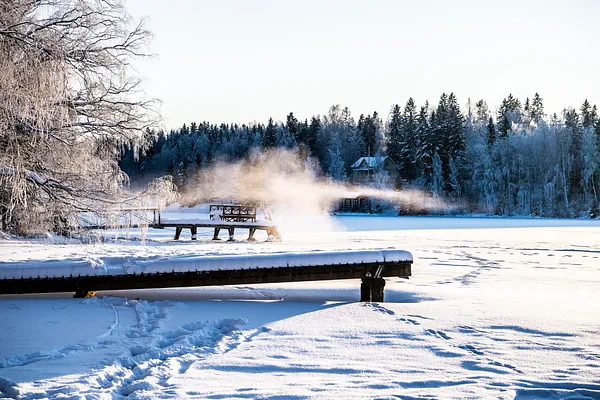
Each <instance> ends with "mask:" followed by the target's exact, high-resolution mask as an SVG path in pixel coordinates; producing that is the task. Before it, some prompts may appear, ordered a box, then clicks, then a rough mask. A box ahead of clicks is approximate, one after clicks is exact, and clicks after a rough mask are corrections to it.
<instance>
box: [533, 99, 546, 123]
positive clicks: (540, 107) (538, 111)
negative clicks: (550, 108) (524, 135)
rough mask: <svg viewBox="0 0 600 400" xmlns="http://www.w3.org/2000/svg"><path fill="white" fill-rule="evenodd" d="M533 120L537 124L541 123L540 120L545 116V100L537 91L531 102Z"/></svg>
mask: <svg viewBox="0 0 600 400" xmlns="http://www.w3.org/2000/svg"><path fill="white" fill-rule="evenodd" d="M530 115H531V120H532V121H534V122H535V123H536V124H539V123H540V121H541V120H542V119H543V118H544V102H543V100H542V98H541V97H540V95H539V93H537V92H536V94H535V96H533V101H532V102H531V111H530Z"/></svg>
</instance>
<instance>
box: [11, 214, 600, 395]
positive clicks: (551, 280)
mask: <svg viewBox="0 0 600 400" xmlns="http://www.w3.org/2000/svg"><path fill="white" fill-rule="evenodd" d="M278 222H280V226H281V228H282V229H281V231H282V234H283V236H284V241H283V242H282V243H267V242H263V241H262V240H264V239H265V238H262V237H260V236H258V235H257V238H258V239H259V242H256V243H248V242H246V241H245V240H244V238H245V236H246V231H245V230H244V231H240V232H239V233H237V232H236V239H239V240H238V241H236V242H231V243H229V242H221V243H215V242H212V241H210V240H209V239H210V237H212V232H211V231H210V230H206V231H202V232H203V235H202V236H201V237H200V240H199V241H197V242H193V241H191V240H189V236H187V237H186V236H185V233H184V235H183V236H182V237H183V239H184V240H183V241H180V242H174V241H173V240H172V238H171V237H172V234H173V232H170V231H168V230H164V231H158V230H155V231H151V232H149V233H148V241H146V242H141V241H139V240H137V239H135V237H136V236H137V233H129V234H127V233H125V232H121V233H118V234H117V235H116V237H119V238H117V239H111V240H108V241H107V242H105V243H100V244H95V245H81V244H77V243H73V242H70V241H65V240H60V239H56V238H51V239H48V240H38V241H6V240H5V241H0V268H2V267H7V266H14V265H16V264H19V263H24V264H33V263H39V262H48V261H56V262H58V261H61V262H66V263H68V262H76V261H77V260H79V261H81V260H82V259H85V260H90V262H93V263H98V264H102V263H106V262H113V263H117V262H121V263H132V264H135V263H139V262H152V260H157V259H161V258H165V257H166V258H175V257H185V256H186V255H190V254H194V255H202V254H207V255H209V254H210V255H219V254H250V255H251V254H262V253H282V252H291V251H294V252H298V251H317V250H360V249H376V248H377V249H379V248H397V249H404V250H408V251H410V252H411V253H412V254H413V256H414V258H415V263H414V265H413V277H412V278H411V279H410V280H408V281H406V280H401V279H390V280H388V282H387V285H386V303H381V304H364V303H357V300H358V298H359V293H358V285H359V284H358V282H357V281H325V282H318V283H314V282H306V283H293V284H277V285H256V286H253V287H208V288H187V289H164V290H151V291H130V292H126V293H123V292H119V293H117V292H115V293H111V294H110V295H111V296H105V297H104V298H101V299H89V300H77V299H70V298H60V296H58V297H56V296H55V297H54V298H47V299H40V298H22V297H9V298H1V299H0V377H1V378H0V391H2V393H3V394H4V395H5V396H9V397H10V396H12V397H16V396H17V395H18V394H20V396H21V397H22V398H40V397H49V398H73V399H75V398H86V397H88V398H89V397H94V398H115V397H116V398H120V397H124V396H127V395H128V396H129V397H131V398H240V399H241V398H396V397H402V398H465V397H467V398H468V397H471V398H481V397H488V398H506V399H508V398H511V399H512V398H515V397H517V398H523V399H525V398H578V399H582V398H599V397H600V320H599V318H598V316H599V315H600V260H599V257H600V245H599V239H600V221H587V220H545V219H504V218H435V217H418V218H413V217H385V216H384V217H378V216H338V217H333V218H327V217H323V216H319V217H310V216H305V217H302V218H288V219H286V218H281V219H278ZM127 236H128V238H127ZM112 237H115V236H112ZM124 297H125V298H124Z"/></svg>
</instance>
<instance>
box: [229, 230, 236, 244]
mask: <svg viewBox="0 0 600 400" xmlns="http://www.w3.org/2000/svg"><path fill="white" fill-rule="evenodd" d="M227 230H228V231H229V240H228V242H233V241H234V240H235V238H234V237H233V234H234V233H235V228H227Z"/></svg>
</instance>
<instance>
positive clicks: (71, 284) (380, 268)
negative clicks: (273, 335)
mask: <svg viewBox="0 0 600 400" xmlns="http://www.w3.org/2000/svg"><path fill="white" fill-rule="evenodd" d="M346 253H347V252H346ZM365 253H368V252H365ZM381 253H383V252H381ZM331 254H333V253H331ZM340 254H341V255H342V256H343V255H344V252H340ZM405 254H408V256H409V257H400V258H398V257H396V258H395V259H393V260H390V261H385V257H383V259H382V260H381V261H376V262H373V261H372V260H373V259H374V258H373V257H369V254H366V256H367V257H365V259H368V260H370V261H369V262H360V260H358V259H357V260H350V261H349V262H343V263H336V264H325V263H324V262H323V263H321V264H315V265H302V266H277V267H259V268H235V265H236V263H237V262H238V260H240V258H239V257H238V258H236V257H235V256H234V257H229V258H227V257H226V256H225V257H218V258H212V259H210V257H207V258H205V260H206V261H207V263H205V264H211V263H212V264H215V265H216V264H218V261H228V262H229V263H228V265H229V267H228V268H225V269H214V270H198V271H171V272H166V271H165V272H154V273H140V274H119V275H95V276H65V277H36V278H11V279H0V294H1V295H6V294H25V293H57V292H74V293H75V297H89V296H90V295H94V294H95V292H96V291H107V290H110V291H113V290H126V289H155V288H172V287H195V286H214V285H250V284H258V283H280V282H298V281H321V280H337V279H358V278H360V279H361V287H360V300H361V301H373V302H382V301H384V287H385V280H384V278H385V277H399V278H406V279H408V277H410V276H411V265H412V256H410V253H406V252H405ZM269 257H272V259H273V260H277V259H278V257H279V259H280V258H281V255H266V256H262V265H269V264H268V262H269ZM314 259H315V260H318V258H314ZM341 259H343V258H341ZM321 260H325V259H324V258H321ZM225 264H227V263H225ZM221 265H223V263H222V262H221ZM273 265H276V262H274V263H273Z"/></svg>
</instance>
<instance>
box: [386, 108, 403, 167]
mask: <svg viewBox="0 0 600 400" xmlns="http://www.w3.org/2000/svg"><path fill="white" fill-rule="evenodd" d="M401 140H402V112H401V111H400V106H399V105H398V104H395V105H394V106H392V110H391V111H390V116H389V121H388V126H387V135H386V142H387V143H386V144H387V153H388V156H390V157H391V158H392V160H394V162H396V163H400V162H401V159H400V152H401V150H400V147H401V145H400V143H401Z"/></svg>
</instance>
